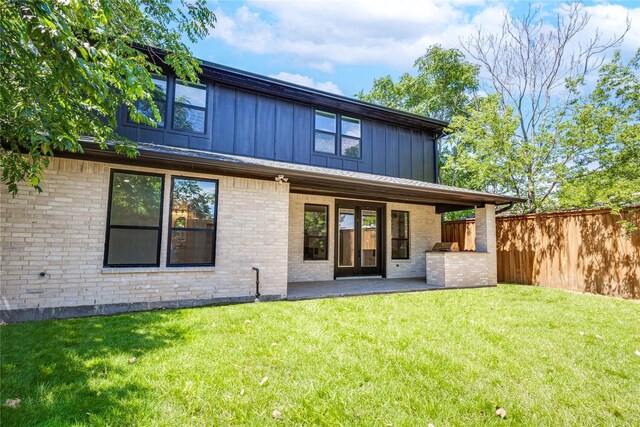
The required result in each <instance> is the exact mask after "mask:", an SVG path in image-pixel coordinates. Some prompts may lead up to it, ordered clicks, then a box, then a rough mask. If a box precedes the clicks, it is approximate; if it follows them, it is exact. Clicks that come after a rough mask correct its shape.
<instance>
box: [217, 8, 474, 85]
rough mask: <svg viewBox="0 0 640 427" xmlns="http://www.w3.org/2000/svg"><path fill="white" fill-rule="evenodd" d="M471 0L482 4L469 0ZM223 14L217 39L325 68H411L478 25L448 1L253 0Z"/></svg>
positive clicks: (258, 51) (235, 45) (456, 41)
mask: <svg viewBox="0 0 640 427" xmlns="http://www.w3.org/2000/svg"><path fill="white" fill-rule="evenodd" d="M469 1H470V2H472V3H473V4H474V5H475V4H478V2H477V1H474V0H465V1H463V2H462V3H468V2H469ZM216 16H217V17H218V23H217V25H216V28H215V30H213V31H212V32H211V37H213V38H216V39H220V40H222V41H224V42H226V43H227V44H229V45H231V46H233V47H235V48H237V49H239V50H241V51H246V52H251V53H256V54H290V55H293V56H295V58H296V60H297V61H298V62H299V63H300V64H299V65H305V66H308V67H310V68H314V69H318V70H321V71H324V72H333V69H334V64H347V65H354V64H358V65H360V64H390V65H393V66H396V67H398V68H408V67H411V65H412V64H413V62H414V61H415V59H416V58H417V57H418V56H420V55H422V54H423V53H424V51H425V49H426V47H427V46H428V45H430V44H432V43H442V44H444V45H445V46H448V47H452V46H456V45H457V43H458V36H459V35H460V34H463V33H464V32H465V31H462V30H460V28H459V27H460V26H467V27H468V29H469V30H470V29H471V27H472V20H471V17H470V16H468V15H467V14H465V13H464V12H463V9H462V7H461V6H459V5H458V4H457V3H450V2H446V1H442V0H426V1H412V0H396V1H394V2H393V3H389V2H382V1H367V0H353V1H349V2H341V1H320V2H310V1H297V2H290V1H277V2H253V1H249V2H248V3H247V4H245V5H242V6H240V7H238V8H236V9H235V10H234V11H233V12H232V13H230V14H229V15H227V14H226V13H225V12H224V11H223V10H222V9H221V8H218V9H217V10H216ZM467 32H468V31H467Z"/></svg>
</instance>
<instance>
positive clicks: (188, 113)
mask: <svg viewBox="0 0 640 427" xmlns="http://www.w3.org/2000/svg"><path fill="white" fill-rule="evenodd" d="M175 89H176V90H175V96H174V103H173V128H174V129H176V130H181V131H186V132H197V133H205V131H206V127H205V123H206V117H207V87H206V86H204V85H195V84H189V85H187V84H186V83H182V82H180V81H179V80H176V87H175Z"/></svg>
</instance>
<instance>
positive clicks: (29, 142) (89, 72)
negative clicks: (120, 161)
mask: <svg viewBox="0 0 640 427" xmlns="http://www.w3.org/2000/svg"><path fill="white" fill-rule="evenodd" d="M214 23H215V16H214V14H213V12H211V11H210V10H209V9H208V8H207V5H206V0H181V1H180V2H178V3H176V2H172V1H171V0H115V1H86V0H67V1H53V0H5V1H3V2H1V3H0V33H1V34H2V40H1V41H0V75H1V76H2V83H1V84H0V142H1V143H2V146H1V147H0V168H2V180H3V181H4V182H5V183H6V185H7V187H8V190H9V191H11V192H12V193H14V194H15V193H16V192H17V191H18V186H17V184H18V182H20V181H22V180H25V179H26V180H28V182H29V184H31V185H32V186H33V187H35V188H36V189H38V190H40V183H41V181H42V173H43V170H44V168H45V167H46V166H47V164H48V161H49V158H50V157H52V156H53V154H54V151H56V150H60V151H69V152H82V147H81V146H80V144H79V140H80V139H81V138H82V137H85V136H91V137H93V138H94V139H95V141H96V142H97V143H99V144H100V145H101V147H102V148H107V143H111V142H112V143H114V149H115V150H116V152H118V153H124V154H126V155H128V156H135V155H136V153H137V150H136V146H135V144H133V143H132V142H130V141H127V140H124V139H123V138H121V137H119V136H118V135H117V134H116V133H115V131H114V129H115V127H116V111H117V109H118V108H119V107H120V106H123V105H124V106H125V108H127V109H128V111H129V114H130V116H131V119H132V120H133V121H135V122H139V123H145V124H147V125H152V126H153V125H156V123H157V122H159V121H160V120H161V117H160V113H159V111H158V109H157V108H156V106H155V103H154V102H152V95H153V92H154V90H155V86H154V84H153V82H152V79H151V75H152V74H154V73H160V72H161V68H160V67H161V66H167V67H169V68H170V69H172V71H173V72H174V73H175V74H176V75H177V76H178V77H179V78H180V79H183V80H187V81H191V82H196V81H197V80H198V73H199V72H200V68H199V62H198V61H197V60H196V59H195V58H194V57H193V56H192V54H191V52H190V50H189V48H188V46H187V45H186V44H185V42H183V41H182V40H183V39H186V40H188V41H190V42H192V43H193V42H196V41H197V40H199V39H201V38H203V37H205V36H206V35H207V34H208V32H209V29H210V28H212V27H213V25H214ZM140 46H153V47H155V48H159V49H161V50H163V51H165V52H168V53H167V55H166V56H164V58H162V59H161V58H158V57H157V56H155V55H153V53H152V52H149V51H146V50H145V49H142V48H140ZM149 106H150V107H151V110H152V112H153V115H152V117H153V118H148V116H147V115H145V114H144V111H141V109H140V108H147V109H148V107H149ZM21 153H26V154H27V156H22V155H21Z"/></svg>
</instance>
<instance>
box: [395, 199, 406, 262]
mask: <svg viewBox="0 0 640 427" xmlns="http://www.w3.org/2000/svg"><path fill="white" fill-rule="evenodd" d="M391 258H392V259H409V212H404V211H391Z"/></svg>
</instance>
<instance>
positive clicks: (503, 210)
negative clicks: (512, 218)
mask: <svg viewBox="0 0 640 427" xmlns="http://www.w3.org/2000/svg"><path fill="white" fill-rule="evenodd" d="M513 205H514V203H513V202H509V204H508V205H507V206H505V207H503V208H500V209H497V210H496V215H498V214H501V213H502V212H506V211H508V210H509V209H511V208H512V207H513Z"/></svg>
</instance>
